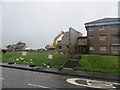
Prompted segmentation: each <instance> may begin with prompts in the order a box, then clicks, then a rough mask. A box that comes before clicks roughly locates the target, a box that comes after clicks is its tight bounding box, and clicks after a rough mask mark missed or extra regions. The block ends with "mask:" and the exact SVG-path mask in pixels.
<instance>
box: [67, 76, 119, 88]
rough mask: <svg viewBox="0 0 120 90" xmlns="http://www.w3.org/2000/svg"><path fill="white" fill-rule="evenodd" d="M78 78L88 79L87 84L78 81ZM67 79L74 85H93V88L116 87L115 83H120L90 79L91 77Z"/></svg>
mask: <svg viewBox="0 0 120 90" xmlns="http://www.w3.org/2000/svg"><path fill="white" fill-rule="evenodd" d="M77 80H83V81H86V83H87V85H85V84H80V83H77V82H76V81H77ZM66 81H67V82H68V83H70V84H74V85H78V86H85V87H91V88H116V87H115V86H114V85H120V83H114V82H105V81H99V80H90V79H82V78H69V79H66Z"/></svg>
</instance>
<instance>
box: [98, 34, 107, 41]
mask: <svg viewBox="0 0 120 90" xmlns="http://www.w3.org/2000/svg"><path fill="white" fill-rule="evenodd" d="M102 36H106V39H101V38H100V37H102ZM99 40H101V41H102V40H107V35H100V36H99Z"/></svg>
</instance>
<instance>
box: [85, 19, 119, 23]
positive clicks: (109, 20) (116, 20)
mask: <svg viewBox="0 0 120 90" xmlns="http://www.w3.org/2000/svg"><path fill="white" fill-rule="evenodd" d="M118 21H120V18H103V19H99V20H95V21H92V22H88V23H85V24H96V23H105V22H118Z"/></svg>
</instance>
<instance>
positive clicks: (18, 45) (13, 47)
mask: <svg viewBox="0 0 120 90" xmlns="http://www.w3.org/2000/svg"><path fill="white" fill-rule="evenodd" d="M6 48H7V51H23V50H25V48H27V45H26V44H25V43H24V42H21V41H19V42H18V43H16V44H12V45H8V46H6Z"/></svg>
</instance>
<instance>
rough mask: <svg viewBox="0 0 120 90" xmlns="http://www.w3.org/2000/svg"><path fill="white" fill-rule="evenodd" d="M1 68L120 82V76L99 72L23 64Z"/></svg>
mask: <svg viewBox="0 0 120 90" xmlns="http://www.w3.org/2000/svg"><path fill="white" fill-rule="evenodd" d="M0 66H2V67H9V68H15V69H22V70H29V71H36V72H45V73H53V74H61V75H69V76H79V77H86V78H93V79H105V80H112V81H117V82H119V81H120V78H119V77H120V74H110V73H101V72H86V71H80V70H73V69H70V68H63V69H62V70H58V68H45V67H39V66H35V67H30V66H29V65H23V64H8V63H0Z"/></svg>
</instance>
